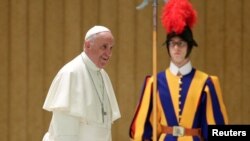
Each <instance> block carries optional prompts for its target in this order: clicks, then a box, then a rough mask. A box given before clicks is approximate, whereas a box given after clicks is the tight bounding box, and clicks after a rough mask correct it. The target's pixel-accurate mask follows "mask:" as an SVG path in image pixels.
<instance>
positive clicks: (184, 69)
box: [169, 61, 192, 75]
mask: <svg viewBox="0 0 250 141" xmlns="http://www.w3.org/2000/svg"><path fill="white" fill-rule="evenodd" d="M169 69H170V72H171V73H173V74H174V75H177V74H178V72H179V73H181V75H186V74H188V73H190V72H191V71H192V64H191V62H190V61H188V62H187V63H186V64H185V65H183V66H182V67H180V68H178V67H177V66H176V65H175V64H174V63H173V62H170V67H169Z"/></svg>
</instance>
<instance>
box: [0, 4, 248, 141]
mask: <svg viewBox="0 0 250 141" xmlns="http://www.w3.org/2000/svg"><path fill="white" fill-rule="evenodd" d="M141 2H142V0H0V60H1V66H0V103H1V106H0V140H1V141H17V140H18V141H40V140H41V138H42V136H43V134H44V133H45V131H46V130H47V128H48V125H49V122H50V117H51V113H48V112H46V111H44V110H42V105H43V102H44V99H45V96H46V94H47V91H48V88H49V85H50V83H51V81H52V79H53V77H54V76H55V74H56V73H57V71H58V70H59V69H60V68H61V67H62V65H63V64H65V63H66V62H68V61H69V60H71V59H72V58H73V57H74V56H76V55H78V54H79V53H80V52H81V51H82V39H83V36H84V33H85V32H86V31H87V29H88V28H90V27H91V26H93V25H95V24H102V25H105V26H108V27H109V28H110V29H111V30H112V31H113V33H114V36H115V38H116V45H115V48H114V53H113V58H112V60H111V62H110V64H109V65H108V67H107V68H106V70H107V72H108V73H109V74H110V77H111V79H112V82H113V84H114V88H115V91H116V95H117V99H118V102H119V105H120V109H121V114H122V118H121V119H120V120H118V121H117V122H115V124H114V128H113V136H114V138H113V139H114V141H118V140H119V141H127V140H128V129H129V125H130V122H131V118H132V115H133V112H134V109H135V106H136V103H137V100H138V98H139V95H140V90H141V86H142V83H143V80H144V77H145V75H147V74H151V70H152V61H151V58H152V57H151V56H152V49H151V46H152V6H151V4H149V5H148V6H147V7H146V8H145V9H143V10H140V11H137V10H136V9H135V7H136V6H137V5H138V4H139V3H141ZM192 2H193V5H194V7H195V8H196V9H197V11H198V16H199V18H198V23H197V25H196V26H195V28H194V36H195V38H196V40H197V41H198V44H199V47H198V48H195V49H194V50H193V53H192V60H193V61H192V62H193V65H194V66H195V67H197V68H199V69H201V70H203V71H206V72H208V73H209V74H213V75H218V76H219V78H220V82H221V86H222V90H223V95H224V99H225V104H226V106H227V109H228V113H229V118H230V123H232V124H247V123H248V124H249V123H250V107H249V104H248V103H249V100H250V95H249V91H250V73H249V72H250V62H249V60H250V55H249V54H250V47H249V45H250V26H249V25H250V11H249V9H250V1H249V0H192ZM162 5H163V2H162V1H161V0H159V13H160V11H161V7H162ZM158 25H159V26H158V37H159V38H158V46H159V48H158V64H157V65H158V70H159V71H160V70H163V69H165V68H166V67H167V66H168V61H169V59H168V56H167V54H166V50H165V48H164V47H161V44H162V43H163V41H164V39H165V34H164V30H163V28H162V26H161V23H160V22H159V23H158Z"/></svg>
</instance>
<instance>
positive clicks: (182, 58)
mask: <svg viewBox="0 0 250 141" xmlns="http://www.w3.org/2000/svg"><path fill="white" fill-rule="evenodd" d="M187 49H188V44H187V42H186V41H184V40H182V39H181V38H180V37H173V38H172V39H171V40H170V42H169V53H170V57H171V61H172V62H173V63H175V64H176V65H177V66H179V67H181V66H183V65H184V64H186V62H187V61H188V60H189V58H186V54H187Z"/></svg>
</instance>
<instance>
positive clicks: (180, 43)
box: [168, 41, 187, 47]
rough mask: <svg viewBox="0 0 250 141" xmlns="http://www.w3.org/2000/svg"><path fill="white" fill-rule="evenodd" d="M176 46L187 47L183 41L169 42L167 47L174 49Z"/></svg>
mask: <svg viewBox="0 0 250 141" xmlns="http://www.w3.org/2000/svg"><path fill="white" fill-rule="evenodd" d="M176 45H177V46H178V47H184V46H187V42H185V41H169V43H168V46H169V47H175V46H176Z"/></svg>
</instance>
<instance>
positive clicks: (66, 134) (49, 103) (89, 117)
mask: <svg viewBox="0 0 250 141" xmlns="http://www.w3.org/2000/svg"><path fill="white" fill-rule="evenodd" d="M113 45H114V37H113V35H112V33H111V31H110V30H109V29H108V28H106V27H104V26H94V27H92V28H91V29H89V31H88V32H87V33H86V36H85V42H84V51H83V52H82V53H81V54H80V55H78V56H77V57H75V58H74V59H73V60H72V61H70V62H69V63H67V64H66V65H65V66H63V67H62V69H61V70H60V71H59V72H58V73H57V75H56V76H55V78H54V80H53V82H52V84H51V86H50V89H49V92H48V95H47V97H46V100H45V103H44V105H43V108H44V109H45V110H47V111H50V112H52V113H53V115H52V119H51V123H50V126H49V129H48V132H47V133H46V134H45V135H44V137H43V141H111V140H112V135H111V125H112V123H113V122H114V121H115V120H116V119H118V118H120V117H121V115H120V111H119V107H118V104H117V101H116V97H115V94H114V90H113V87H112V84H111V81H110V79H109V76H108V74H107V73H106V72H105V70H104V69H103V67H104V66H105V65H106V64H107V62H108V61H109V59H110V57H111V55H112V48H113Z"/></svg>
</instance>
